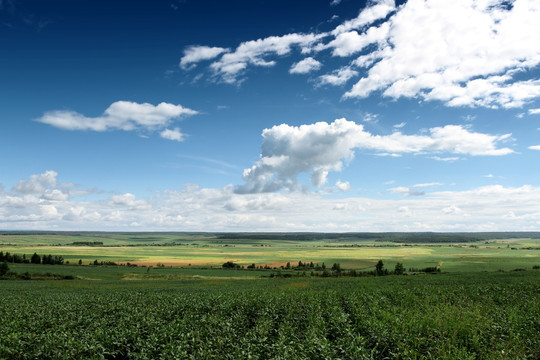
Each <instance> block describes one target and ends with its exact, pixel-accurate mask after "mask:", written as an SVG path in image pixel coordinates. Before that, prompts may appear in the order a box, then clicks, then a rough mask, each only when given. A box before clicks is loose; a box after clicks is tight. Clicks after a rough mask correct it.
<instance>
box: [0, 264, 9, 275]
mask: <svg viewBox="0 0 540 360" xmlns="http://www.w3.org/2000/svg"><path fill="white" fill-rule="evenodd" d="M8 271H9V266H8V264H7V262H5V261H4V262H2V263H0V276H4V275H6V274H7V272H8Z"/></svg>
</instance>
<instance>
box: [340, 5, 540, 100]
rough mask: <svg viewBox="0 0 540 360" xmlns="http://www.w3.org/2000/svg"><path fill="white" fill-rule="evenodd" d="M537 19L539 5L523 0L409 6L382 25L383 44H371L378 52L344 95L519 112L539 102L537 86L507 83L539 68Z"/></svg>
mask: <svg viewBox="0 0 540 360" xmlns="http://www.w3.org/2000/svg"><path fill="white" fill-rule="evenodd" d="M539 17H540V5H539V4H538V3H536V2H530V1H527V0H516V1H514V2H513V3H512V4H511V6H506V5H505V4H503V2H502V1H490V2H480V1H468V0H458V1H450V2H446V1H436V0H427V1H409V2H407V3H405V4H404V5H403V6H401V7H400V8H399V9H398V11H396V13H395V14H394V15H392V16H391V17H390V18H389V19H388V21H387V24H388V25H389V26H390V28H389V31H388V36H387V37H386V39H381V38H375V37H374V38H373V42H372V43H375V44H377V46H378V47H379V50H378V51H375V52H373V54H375V55H376V57H377V58H376V59H375V60H371V62H370V63H367V65H366V66H368V67H369V66H371V65H372V64H373V62H375V64H374V65H372V66H371V67H369V69H368V73H367V76H365V77H363V78H362V79H360V80H359V81H358V82H357V83H356V84H355V85H354V86H353V88H352V89H351V90H350V91H349V92H347V93H346V94H345V96H346V97H366V96H368V95H369V94H371V93H372V92H374V91H383V95H384V96H388V97H392V98H399V97H416V96H418V97H421V98H424V99H426V100H441V101H444V102H445V103H446V104H447V105H449V106H484V107H505V108H511V107H521V106H523V105H524V104H525V103H527V102H528V101H530V100H532V99H535V98H538V97H540V81H538V80H515V79H514V77H513V76H514V75H515V74H517V73H519V72H524V71H527V69H531V68H532V67H535V66H537V65H538V64H540V43H539V42H538V41H537V39H538V38H539V37H540V23H539V22H538V21H537V19H538V18H539ZM369 30H370V29H368V30H367V31H366V32H365V33H363V34H367V33H368V32H369ZM361 35H362V34H359V35H358V36H361ZM363 39H364V38H363ZM355 43H356V44H358V45H357V46H360V45H362V46H365V44H364V43H363V41H360V39H357V41H356V42H355ZM349 48H351V49H352V48H354V46H353V45H351V46H349ZM411 49H414V51H411ZM377 60H378V61H377Z"/></svg>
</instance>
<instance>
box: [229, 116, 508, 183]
mask: <svg viewBox="0 0 540 360" xmlns="http://www.w3.org/2000/svg"><path fill="white" fill-rule="evenodd" d="M509 136H510V135H509V134H507V135H502V136H493V135H487V134H482V133H475V132H471V131H469V130H467V129H465V128H463V127H461V126H458V125H447V126H445V127H435V128H432V129H430V130H429V135H405V134H402V133H401V132H394V133H393V134H391V135H385V136H381V135H373V134H371V133H369V132H367V131H365V130H364V127H363V126H362V125H360V124H356V123H354V122H352V121H347V120H346V119H338V120H335V121H334V122H333V123H330V124H328V123H325V122H318V123H315V124H311V125H301V126H289V125H287V124H282V125H279V126H274V127H272V128H270V129H265V130H263V133H262V137H263V142H262V153H261V157H260V159H259V160H258V161H257V162H256V163H255V165H253V166H252V167H251V168H249V169H245V170H244V173H243V179H244V181H245V182H246V184H244V185H242V186H238V187H237V188H236V191H237V192H239V193H257V192H273V191H278V190H280V189H283V188H288V189H290V190H294V189H296V188H298V184H297V180H296V177H297V175H298V174H300V173H306V172H307V173H311V180H312V183H313V185H315V186H318V187H320V186H322V185H324V184H325V183H326V179H327V175H328V173H329V171H340V170H341V169H342V166H343V161H350V160H352V158H353V157H354V151H355V150H356V149H360V150H369V151H375V152H378V153H383V154H385V153H390V154H399V153H414V154H421V153H433V152H435V153H440V152H444V153H454V154H464V155H472V156H478V155H487V156H500V155H506V154H510V153H512V152H513V151H512V150H511V149H509V148H497V146H496V145H497V143H498V142H500V141H502V140H505V139H507V138H508V137H509Z"/></svg>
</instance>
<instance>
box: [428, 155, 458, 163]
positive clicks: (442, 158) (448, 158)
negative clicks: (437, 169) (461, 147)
mask: <svg viewBox="0 0 540 360" xmlns="http://www.w3.org/2000/svg"><path fill="white" fill-rule="evenodd" d="M431 158H432V159H433V160H437V161H445V162H453V161H458V160H459V157H457V156H447V157H440V156H432V157H431Z"/></svg>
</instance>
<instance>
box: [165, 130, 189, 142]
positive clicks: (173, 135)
mask: <svg viewBox="0 0 540 360" xmlns="http://www.w3.org/2000/svg"><path fill="white" fill-rule="evenodd" d="M159 135H160V136H161V137H162V138H164V139H168V140H174V141H180V142H182V141H184V140H185V135H184V134H182V132H181V131H180V129H178V128H174V129H172V130H170V129H165V130H163V131H162V132H160V133H159Z"/></svg>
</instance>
